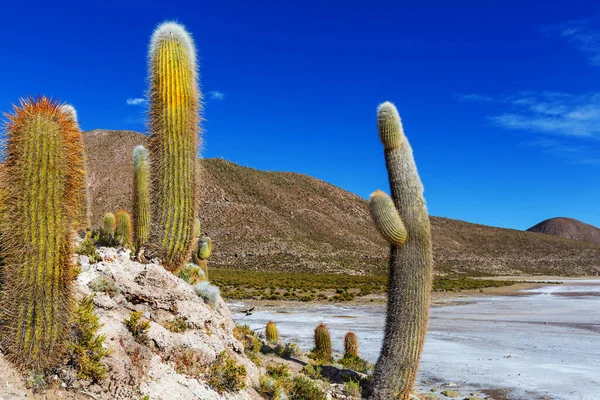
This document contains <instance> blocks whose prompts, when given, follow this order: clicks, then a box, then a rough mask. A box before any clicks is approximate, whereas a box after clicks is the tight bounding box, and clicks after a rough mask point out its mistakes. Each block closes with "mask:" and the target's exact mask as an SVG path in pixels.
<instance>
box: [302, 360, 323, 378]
mask: <svg viewBox="0 0 600 400" xmlns="http://www.w3.org/2000/svg"><path fill="white" fill-rule="evenodd" d="M301 372H302V373H303V374H304V375H306V376H308V377H309V378H311V379H321V367H319V366H318V365H312V364H306V365H305V366H304V367H302V370H301Z"/></svg>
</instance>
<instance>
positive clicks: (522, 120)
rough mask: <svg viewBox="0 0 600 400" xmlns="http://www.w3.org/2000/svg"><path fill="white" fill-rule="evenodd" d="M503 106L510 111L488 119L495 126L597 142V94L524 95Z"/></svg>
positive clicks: (599, 98)
mask: <svg viewBox="0 0 600 400" xmlns="http://www.w3.org/2000/svg"><path fill="white" fill-rule="evenodd" d="M502 102H503V103H504V104H506V105H508V106H509V107H510V108H511V111H510V112H505V113H502V114H498V115H493V116H490V117H489V119H490V121H492V123H493V124H495V125H497V126H500V127H503V128H506V129H517V130H527V131H532V132H538V133H547V134H554V135H560V136H566V137H587V138H594V139H600V93H591V94H585V95H572V94H569V93H562V92H523V93H520V94H518V95H514V96H508V97H506V98H504V99H502Z"/></svg>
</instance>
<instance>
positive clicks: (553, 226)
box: [527, 217, 600, 245]
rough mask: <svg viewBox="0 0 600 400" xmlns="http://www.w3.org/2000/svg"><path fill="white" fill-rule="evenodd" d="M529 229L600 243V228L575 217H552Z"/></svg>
mask: <svg viewBox="0 0 600 400" xmlns="http://www.w3.org/2000/svg"><path fill="white" fill-rule="evenodd" d="M527 231H529V232H539V233H545V234H546V235H554V236H560V237H563V238H567V239H573V240H580V241H582V242H587V243H593V244H598V245H600V229H598V228H596V227H595V226H593V225H590V224H586V223H585V222H581V221H578V220H576V219H573V218H565V217H558V218H550V219H547V220H545V221H542V222H540V223H539V224H537V225H535V226H532V227H531V228H529V229H527Z"/></svg>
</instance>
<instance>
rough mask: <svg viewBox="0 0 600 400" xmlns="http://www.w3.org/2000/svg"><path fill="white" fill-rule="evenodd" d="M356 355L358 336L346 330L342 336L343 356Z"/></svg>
mask: <svg viewBox="0 0 600 400" xmlns="http://www.w3.org/2000/svg"><path fill="white" fill-rule="evenodd" d="M356 356H358V338H357V337H356V335H355V334H354V332H348V333H346V336H344V357H356Z"/></svg>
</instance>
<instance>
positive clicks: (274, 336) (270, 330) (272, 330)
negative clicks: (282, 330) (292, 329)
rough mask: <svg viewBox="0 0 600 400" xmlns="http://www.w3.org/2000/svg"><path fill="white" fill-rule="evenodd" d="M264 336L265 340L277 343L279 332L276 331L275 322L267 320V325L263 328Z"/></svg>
mask: <svg viewBox="0 0 600 400" xmlns="http://www.w3.org/2000/svg"><path fill="white" fill-rule="evenodd" d="M265 337H266V338H267V342H270V343H277V342H278V341H279V334H278V333H277V326H276V325H275V322H273V321H269V322H267V326H266V328H265Z"/></svg>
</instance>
